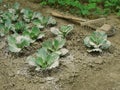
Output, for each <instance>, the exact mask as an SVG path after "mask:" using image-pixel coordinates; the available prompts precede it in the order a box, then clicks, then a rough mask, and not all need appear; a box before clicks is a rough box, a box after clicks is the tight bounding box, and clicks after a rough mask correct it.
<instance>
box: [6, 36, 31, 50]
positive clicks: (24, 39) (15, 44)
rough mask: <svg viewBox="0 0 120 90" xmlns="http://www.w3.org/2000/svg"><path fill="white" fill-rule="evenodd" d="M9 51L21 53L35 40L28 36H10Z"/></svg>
mask: <svg viewBox="0 0 120 90" xmlns="http://www.w3.org/2000/svg"><path fill="white" fill-rule="evenodd" d="M7 41H8V49H9V51H11V52H20V51H21V50H22V49H23V48H25V47H27V46H29V45H30V43H32V42H33V40H32V39H31V38H30V37H28V36H23V35H18V34H13V35H10V36H8V40H7Z"/></svg>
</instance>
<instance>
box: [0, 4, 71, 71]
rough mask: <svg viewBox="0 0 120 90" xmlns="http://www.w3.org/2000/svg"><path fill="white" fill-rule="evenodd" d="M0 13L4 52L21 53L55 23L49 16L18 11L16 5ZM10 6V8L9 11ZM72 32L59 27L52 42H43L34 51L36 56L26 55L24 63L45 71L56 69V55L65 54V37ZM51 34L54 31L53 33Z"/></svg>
mask: <svg viewBox="0 0 120 90" xmlns="http://www.w3.org/2000/svg"><path fill="white" fill-rule="evenodd" d="M8 6H9V7H5V8H6V9H5V10H4V11H2V10H1V11H0V28H1V29H0V37H7V44H8V50H9V51H10V52H13V53H17V54H19V53H21V52H23V51H24V50H23V49H25V48H26V47H28V46H30V45H32V43H34V42H36V41H37V40H38V39H42V38H43V37H45V33H43V30H44V28H46V27H47V28H48V27H49V28H50V27H51V26H55V25H56V23H57V22H56V20H55V19H54V18H52V17H51V16H48V17H45V16H42V14H41V13H39V12H34V11H32V10H31V9H28V8H27V9H20V8H19V7H20V4H19V3H15V4H14V5H13V6H10V5H8ZM11 7H12V8H11ZM72 30H73V25H63V26H61V27H60V30H58V33H59V34H56V35H57V37H55V38H54V39H52V40H50V39H48V40H46V41H45V42H44V41H43V43H42V47H41V48H40V49H38V50H37V53H36V56H35V57H34V56H29V57H28V59H27V60H28V63H29V64H30V65H32V66H35V67H36V70H47V69H52V68H55V67H58V66H59V60H58V59H59V58H60V56H64V55H66V54H67V53H68V50H67V49H66V48H64V45H65V43H66V39H65V37H66V36H67V35H68V34H69V32H71V31H72ZM53 33H54V32H53Z"/></svg>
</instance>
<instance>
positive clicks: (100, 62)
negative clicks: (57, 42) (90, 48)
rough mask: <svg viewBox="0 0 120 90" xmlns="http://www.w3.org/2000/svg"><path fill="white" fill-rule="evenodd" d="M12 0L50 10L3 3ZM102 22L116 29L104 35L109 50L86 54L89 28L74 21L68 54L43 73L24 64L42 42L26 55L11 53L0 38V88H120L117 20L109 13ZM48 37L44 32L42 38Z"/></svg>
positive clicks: (22, 0) (119, 23)
mask: <svg viewBox="0 0 120 90" xmlns="http://www.w3.org/2000/svg"><path fill="white" fill-rule="evenodd" d="M16 1H17V2H19V3H20V4H21V8H25V7H28V8H31V9H32V10H34V11H38V12H41V13H43V14H44V15H48V14H49V13H50V12H51V11H53V9H51V8H50V7H44V8H41V7H40V5H39V4H37V3H33V2H32V1H29V0H4V3H5V4H6V3H14V2H16ZM56 20H57V22H58V26H59V25H64V24H72V22H69V21H66V20H63V19H58V18H56ZM106 22H107V23H108V24H111V25H113V26H115V27H116V28H117V30H116V34H115V36H112V37H109V38H108V39H109V40H110V41H111V42H112V46H111V47H110V49H109V50H107V51H104V52H103V53H101V54H97V53H94V54H89V53H87V51H86V47H85V46H84V45H83V39H84V37H85V36H86V35H89V34H90V33H91V32H93V31H92V30H88V29H83V28H81V27H80V26H79V25H76V24H75V28H74V30H73V31H72V33H70V34H69V35H68V37H67V44H66V48H67V49H69V51H70V52H69V55H67V56H66V57H62V58H61V59H60V63H61V65H60V67H58V68H56V69H54V70H52V71H47V72H35V71H33V70H32V68H31V67H29V66H28V64H26V58H27V56H28V55H31V54H34V52H35V50H36V49H37V48H39V47H40V44H41V43H42V41H39V42H38V43H37V45H36V44H35V46H34V47H36V48H32V49H30V50H28V51H27V52H28V54H27V55H26V54H22V55H16V56H15V55H13V56H11V54H8V52H7V47H6V42H5V40H4V39H3V38H0V69H1V70H0V90H120V19H119V18H118V17H117V16H114V15H111V16H108V17H107V21H106ZM46 32H49V28H47V30H46ZM52 37H53V36H52V34H50V33H48V35H47V37H46V38H45V40H46V39H47V38H52ZM31 50H32V51H31ZM29 52H30V53H29Z"/></svg>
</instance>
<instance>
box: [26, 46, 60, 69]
mask: <svg viewBox="0 0 120 90" xmlns="http://www.w3.org/2000/svg"><path fill="white" fill-rule="evenodd" d="M58 59H59V55H58V54H56V53H54V52H53V53H50V52H48V51H47V49H46V48H41V49H39V50H38V51H37V53H36V57H32V56H29V57H28V58H27V60H28V63H29V65H32V66H35V67H36V68H35V70H37V71H39V70H48V69H52V68H55V67H57V66H59V61H58Z"/></svg>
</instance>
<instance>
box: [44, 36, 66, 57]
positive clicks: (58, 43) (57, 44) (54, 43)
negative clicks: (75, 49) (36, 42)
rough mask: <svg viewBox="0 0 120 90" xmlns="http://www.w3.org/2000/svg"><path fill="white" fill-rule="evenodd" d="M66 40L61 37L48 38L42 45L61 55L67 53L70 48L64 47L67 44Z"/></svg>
mask: <svg viewBox="0 0 120 90" xmlns="http://www.w3.org/2000/svg"><path fill="white" fill-rule="evenodd" d="M65 42H66V40H65V39H63V38H60V37H57V38H55V39H54V40H47V41H45V42H43V44H42V47H45V48H46V49H48V50H49V51H51V52H55V53H57V54H59V55H62V56H63V55H66V54H67V53H68V50H67V49H66V48H63V46H64V45H65Z"/></svg>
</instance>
